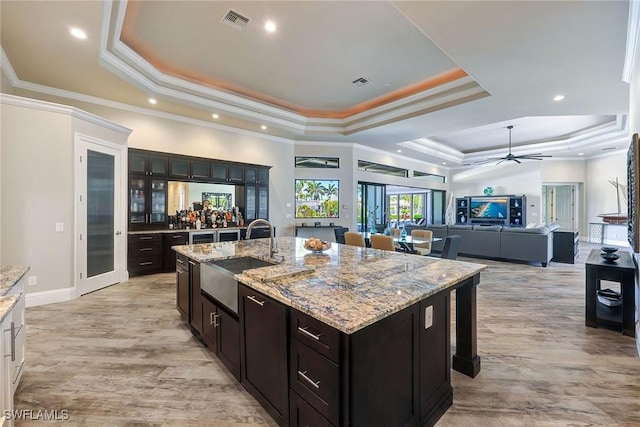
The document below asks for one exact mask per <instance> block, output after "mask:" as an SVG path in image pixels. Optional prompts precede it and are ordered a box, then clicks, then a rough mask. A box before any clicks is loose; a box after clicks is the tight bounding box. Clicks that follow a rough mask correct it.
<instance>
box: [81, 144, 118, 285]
mask: <svg viewBox="0 0 640 427" xmlns="http://www.w3.org/2000/svg"><path fill="white" fill-rule="evenodd" d="M123 151H124V147H123V146H119V145H116V144H111V143H109V142H107V141H101V140H98V139H95V138H90V137H87V136H83V135H77V136H76V154H77V155H76V161H77V163H76V266H75V267H76V280H77V282H76V289H77V292H78V295H84V294H87V293H89V292H93V291H96V290H98V289H102V288H104V287H106V286H109V285H113V284H115V283H118V282H121V281H122V280H124V279H125V278H126V267H125V265H126V264H125V259H124V254H125V245H126V239H125V237H126V236H125V235H124V234H123V233H122V215H121V211H122V207H123V206H124V205H123V204H122V203H123V202H122V196H123V194H124V193H123V190H122V187H121V185H122V180H121V175H122V174H121V172H122V157H123Z"/></svg>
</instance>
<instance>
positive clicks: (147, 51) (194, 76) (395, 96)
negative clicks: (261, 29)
mask: <svg viewBox="0 0 640 427" xmlns="http://www.w3.org/2000/svg"><path fill="white" fill-rule="evenodd" d="M139 12H140V2H138V1H129V2H128V3H127V11H126V13H125V17H124V21H123V26H122V33H121V34H120V40H121V41H122V42H123V43H125V44H126V45H127V46H129V48H131V49H132V50H133V51H135V52H136V53H137V54H138V55H140V56H141V57H142V58H144V59H145V60H146V61H147V62H148V63H149V64H151V65H152V66H153V67H155V68H156V69H157V70H159V71H161V72H162V73H164V74H167V75H171V76H173V77H178V78H181V79H185V80H188V81H191V82H194V83H198V84H202V85H205V86H208V87H211V88H214V89H218V90H222V91H224V92H227V93H231V94H234V95H238V96H241V97H244V98H247V99H252V100H257V101H260V102H264V103H267V104H271V105H274V106H276V107H279V108H284V109H286V110H289V111H292V112H295V113H297V114H300V115H302V116H305V117H307V118H325V119H346V118H348V117H350V116H353V115H356V114H360V113H363V112H365V111H369V110H372V109H374V108H377V107H380V106H382V105H385V104H388V103H390V102H394V101H397V100H400V99H403V98H407V97H410V96H412V95H415V94H417V93H420V92H423V91H425V90H429V89H433V88H436V87H438V86H442V85H445V84H447V83H451V82H453V81H456V80H459V79H462V78H465V77H467V76H468V74H467V73H466V72H465V71H464V70H463V69H461V68H455V69H453V70H450V71H447V72H444V73H442V74H439V75H437V76H433V77H430V78H428V79H426V80H423V81H421V82H418V83H415V84H413V85H410V86H406V87H404V88H400V89H397V90H394V91H392V92H389V93H387V94H384V95H382V96H379V97H377V98H373V99H370V100H368V101H365V102H362V103H360V104H357V105H354V106H352V107H349V108H347V109H346V110H341V111H330V110H314V109H308V108H304V107H302V106H300V105H296V104H293V103H290V102H287V101H284V100H282V99H279V98H276V97H273V96H270V95H267V94H264V93H259V92H256V91H252V90H250V89H247V88H244V87H240V86H238V85H234V84H232V83H229V82H226V81H222V80H218V79H215V78H213V77H211V76H206V75H202V74H200V73H195V72H193V71H189V70H186V69H183V68H180V67H177V66H174V65H172V64H170V63H168V62H166V61H164V60H163V59H161V58H160V56H159V55H157V54H156V53H155V52H154V51H153V50H152V49H151V48H149V46H147V44H146V43H145V42H143V41H142V40H141V39H140V38H139V37H137V35H136V33H135V30H134V27H135V22H136V20H137V17H138V14H139Z"/></svg>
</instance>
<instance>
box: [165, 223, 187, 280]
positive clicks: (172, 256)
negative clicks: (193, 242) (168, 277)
mask: <svg viewBox="0 0 640 427" xmlns="http://www.w3.org/2000/svg"><path fill="white" fill-rule="evenodd" d="M187 243H189V233H186V232H175V233H165V234H164V235H163V251H162V252H163V253H162V257H163V259H164V263H163V266H162V271H164V272H165V273H170V272H172V271H175V269H176V253H175V252H174V251H173V249H171V247H172V246H179V245H186V244H187Z"/></svg>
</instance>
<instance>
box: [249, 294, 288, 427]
mask: <svg viewBox="0 0 640 427" xmlns="http://www.w3.org/2000/svg"><path fill="white" fill-rule="evenodd" d="M239 297H240V301H239V311H240V316H239V317H240V333H241V339H240V354H241V359H240V360H241V371H242V385H243V386H244V387H245V388H246V389H247V390H248V391H249V392H250V393H251V394H252V395H253V396H254V397H255V398H256V400H258V401H259V402H260V403H261V404H262V406H263V407H264V408H265V409H266V410H267V412H269V414H270V415H271V416H272V417H273V418H274V419H275V420H276V422H277V423H278V425H280V426H286V425H288V420H289V384H288V376H287V360H288V358H287V308H286V307H285V306H284V305H282V304H280V303H279V302H276V301H274V300H273V299H271V298H268V297H266V296H264V295H262V294H261V293H259V292H256V291H254V290H252V289H250V288H248V287H246V286H244V285H241V284H239Z"/></svg>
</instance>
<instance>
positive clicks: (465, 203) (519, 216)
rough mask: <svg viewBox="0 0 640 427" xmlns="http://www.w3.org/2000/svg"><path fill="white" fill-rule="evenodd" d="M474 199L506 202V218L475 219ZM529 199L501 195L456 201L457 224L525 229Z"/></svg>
mask: <svg viewBox="0 0 640 427" xmlns="http://www.w3.org/2000/svg"><path fill="white" fill-rule="evenodd" d="M474 199H475V200H476V201H477V200H478V199H484V200H486V199H496V200H499V199H502V200H506V209H505V210H506V215H505V218H473V212H472V209H471V206H472V202H473V201H474ZM526 213H527V198H526V196H524V195H522V196H515V195H512V194H510V195H499V196H465V197H459V198H457V199H456V224H476V225H504V226H507V227H524V226H526V224H527V218H526Z"/></svg>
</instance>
